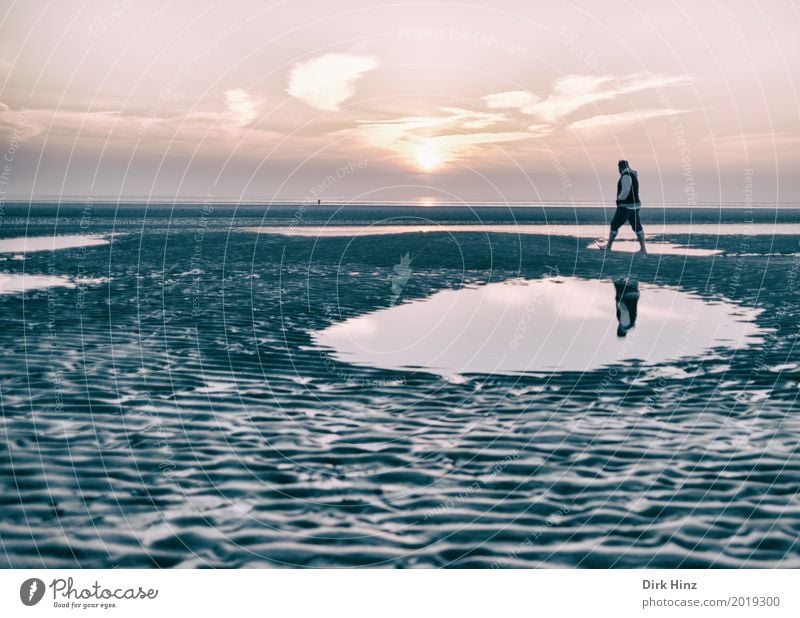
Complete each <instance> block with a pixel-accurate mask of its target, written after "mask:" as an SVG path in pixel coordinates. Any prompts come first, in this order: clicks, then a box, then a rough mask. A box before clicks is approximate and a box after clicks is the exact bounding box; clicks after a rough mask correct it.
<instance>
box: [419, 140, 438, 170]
mask: <svg viewBox="0 0 800 618" xmlns="http://www.w3.org/2000/svg"><path fill="white" fill-rule="evenodd" d="M441 164H442V155H440V154H439V153H438V152H436V150H434V149H433V148H432V147H431V146H430V145H429V144H423V145H421V146H420V147H419V150H417V166H418V167H419V168H420V169H421V170H422V171H423V172H432V171H434V170H436V169H437V168H438V167H439V166H440V165H441Z"/></svg>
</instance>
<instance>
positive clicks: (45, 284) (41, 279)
mask: <svg viewBox="0 0 800 618" xmlns="http://www.w3.org/2000/svg"><path fill="white" fill-rule="evenodd" d="M105 281H107V279H70V278H69V277H64V276H61V275H25V274H23V275H16V274H6V273H0V294H16V293H19V292H27V291H29V290H44V289H46V288H53V287H62V288H75V287H77V286H78V285H97V284H99V283H104V282H105Z"/></svg>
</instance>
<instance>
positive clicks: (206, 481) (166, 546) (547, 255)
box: [0, 208, 800, 567]
mask: <svg viewBox="0 0 800 618" xmlns="http://www.w3.org/2000/svg"><path fill="white" fill-rule="evenodd" d="M62 212H63V209H62ZM78 212H79V211H78ZM67 214H69V213H68V212H67ZM123 214H125V213H123ZM12 215H13V213H12ZM156 215H157V213H150V215H149V216H148V223H147V225H143V223H142V220H141V218H139V219H137V218H136V217H135V216H134V215H133V214H125V217H122V215H120V218H118V219H117V220H113V219H111V218H110V217H109V218H107V219H102V218H100V217H99V215H98V219H97V220H96V221H94V227H93V229H92V231H93V232H94V233H98V234H100V233H103V234H105V233H111V232H113V231H120V230H123V231H126V232H128V233H127V234H126V235H125V236H122V237H120V238H115V240H114V242H113V244H110V245H104V246H97V247H88V248H87V247H84V248H72V249H63V250H59V251H56V252H52V251H42V252H36V253H31V254H29V255H28V256H27V257H26V259H25V260H24V261H19V262H17V261H13V262H12V261H6V262H2V264H0V266H1V268H0V270H2V271H3V272H4V273H5V274H7V275H10V274H21V273H22V272H25V273H29V274H39V275H48V276H62V277H69V278H70V280H73V281H79V280H83V279H86V280H92V281H94V282H95V283H93V284H78V285H76V286H75V287H73V288H70V287H48V288H46V289H39V290H32V289H31V290H27V291H25V292H24V294H23V293H22V292H20V293H14V294H4V295H0V311H2V315H3V320H4V327H3V328H2V329H0V342H1V343H2V348H1V349H2V350H3V353H2V357H1V358H2V361H0V362H2V367H1V369H2V371H0V402H1V403H2V416H1V417H0V423H2V427H1V428H0V470H1V471H2V473H1V474H0V479H2V484H3V486H2V492H0V500H2V507H1V508H0V537H1V538H2V544H1V545H0V552H2V553H1V554H0V555H2V559H3V563H4V564H5V565H6V566H13V567H41V566H49V567H75V566H83V567H112V566H142V567H146V566H164V567H169V566H216V567H225V566H245V565H247V566H284V565H292V566H294V565H300V566H316V567H324V566H354V565H370V566H388V567H414V566H461V567H474V566H480V567H493V566H496V567H512V566H524V567H534V566H581V567H612V566H616V567H648V566H649V567H678V566H684V567H708V566H716V567H774V566H787V567H788V566H791V567H798V566H800V547H799V546H798V541H797V539H798V535H800V498H798V481H797V479H798V474H800V456H799V455H800V454H799V453H798V449H800V421H798V416H797V410H798V408H797V396H798V393H800V389H799V388H798V384H799V383H800V352H798V349H797V346H796V345H795V339H794V335H795V334H796V329H797V324H798V318H800V309H798V307H799V306H800V304H799V303H798V302H797V300H798V298H797V296H798V293H797V288H796V285H797V282H796V276H797V271H798V263H797V258H796V256H793V255H792V253H793V252H795V251H797V247H798V245H797V239H796V238H794V237H791V236H781V237H764V238H760V239H759V238H749V239H748V240H747V241H746V242H745V241H744V240H743V239H742V238H738V237H736V236H730V237H725V238H723V237H719V238H718V237H705V238H702V239H701V240H702V241H703V242H704V243H705V245H704V246H710V247H717V246H719V247H720V248H722V249H723V250H724V251H725V252H726V254H727V257H725V258H724V259H722V258H719V257H714V256H712V257H701V258H694V257H691V256H650V257H647V258H644V259H641V257H637V256H633V255H630V254H624V253H622V252H620V253H615V254H612V255H606V254H604V253H602V252H599V251H592V250H589V249H587V248H586V247H587V245H588V242H587V241H581V240H578V239H575V238H571V237H566V236H565V237H560V238H553V239H547V238H542V237H538V236H526V237H523V238H514V239H513V240H511V241H509V240H508V238H507V237H503V236H502V235H486V234H460V235H457V236H456V235H452V236H451V235H436V236H430V235H424V234H402V235H391V236H383V237H379V238H378V237H359V238H328V239H321V240H320V239H316V238H287V237H281V236H272V235H267V234H248V233H244V232H241V229H240V228H241V227H245V226H248V227H257V226H258V225H260V224H261V221H260V220H259V219H258V218H257V217H252V216H251V217H248V218H247V220H246V221H241V222H239V221H238V220H236V221H234V222H233V223H232V222H231V219H230V213H221V214H218V215H217V214H215V217H217V218H216V219H213V220H211V221H207V220H204V219H203V214H202V211H201V210H200V209H199V208H198V209H195V210H194V211H191V214H185V213H184V214H183V215H182V218H181V220H177V219H173V218H172V215H171V214H170V213H169V211H168V210H167V211H165V212H164V213H162V214H161V215H160V217H159V216H156ZM64 216H66V215H64V214H62V217H64ZM260 216H261V215H259V217H260ZM126 217H127V218H126ZM12 223H13V221H12ZM267 223H268V224H270V225H281V224H284V223H285V221H283V222H282V221H277V220H276V221H268V222H267ZM25 225H28V223H27V222H26V223H25ZM71 225H72V227H71V228H70V223H69V222H65V221H61V222H60V223H59V226H58V229H59V232H60V233H64V234H67V233H73V234H78V233H80V228H79V215H78V214H76V215H75V217H74V220H73V223H72V224H71ZM22 229H23V228H22V223H21V224H20V229H19V230H14V229H7V230H6V231H4V233H6V234H8V235H9V237H16V236H19V235H20V234H21V233H22ZM53 229H54V222H53V221H52V220H51V219H49V218H48V217H47V216H46V214H42V215H41V216H40V218H39V219H37V221H34V223H33V224H31V225H30V228H29V231H28V233H29V234H33V233H34V232H39V233H41V234H43V235H46V234H47V233H50V234H52V231H53ZM31 230H32V231H31ZM669 240H670V241H673V242H675V243H676V244H685V243H686V242H687V239H686V238H685V237H681V236H680V235H675V236H671V237H670V239H669ZM697 244H698V239H697V238H695V239H693V241H692V246H695V245H697ZM745 245H747V246H746V247H745ZM405 254H409V256H410V258H411V261H410V265H409V266H408V268H409V269H410V273H409V276H408V277H407V278H406V277H405V276H404V275H398V269H397V266H398V264H402V256H404V255H405ZM745 254H747V255H745ZM753 254H755V255H753ZM401 272H405V271H402V269H401ZM631 272H634V273H635V274H636V276H637V277H638V278H640V280H641V281H642V282H643V283H645V284H647V285H653V286H671V287H674V288H679V289H681V290H684V291H686V292H687V293H691V294H692V295H696V296H699V297H703V298H706V299H711V300H712V302H713V299H714V298H720V297H723V298H726V299H729V300H731V301H733V302H736V303H739V304H741V305H743V306H745V307H750V308H753V309H759V310H762V311H761V312H760V313H759V314H758V317H757V322H758V326H759V327H760V328H762V329H765V330H768V331H769V332H770V333H772V334H768V335H766V336H765V337H764V340H763V341H762V343H761V344H760V345H758V346H747V347H744V348H741V349H730V350H725V349H719V348H715V349H713V350H710V351H708V352H707V353H706V354H704V355H702V356H699V357H691V358H684V359H682V360H680V361H677V362H674V363H671V364H668V365H665V364H656V365H646V364H644V363H641V362H638V361H626V362H623V363H620V364H619V365H618V366H615V367H613V368H611V369H609V368H605V369H601V370H597V371H589V372H586V373H575V372H570V373H567V372H562V373H551V374H541V373H540V374H535V375H524V376H487V375H468V376H453V377H450V378H445V377H440V376H435V375H431V374H428V373H425V372H413V371H408V370H405V371H389V370H383V369H376V368H370V367H362V366H357V365H351V364H348V363H343V362H339V361H337V360H336V359H334V358H332V357H331V356H330V354H329V353H327V352H326V351H325V350H322V349H320V348H318V347H317V346H315V345H314V342H313V333H314V332H318V331H320V330H321V329H324V328H326V327H328V326H330V325H331V324H334V323H338V322H341V321H344V320H347V319H349V318H354V317H356V316H360V315H364V314H366V313H369V312H372V311H376V310H379V309H383V308H386V307H387V306H389V305H390V304H391V303H392V302H396V303H401V304H402V303H404V302H407V301H412V300H414V299H422V298H427V297H429V296H431V295H432V294H435V293H437V292H438V291H440V290H443V289H456V288H459V287H461V286H464V285H480V284H484V283H490V282H498V281H507V280H511V279H515V278H525V279H536V278H541V277H548V276H553V275H554V273H558V274H559V275H561V276H575V277H580V278H583V279H590V280H591V279H603V280H609V281H610V280H612V279H613V278H615V277H618V276H628V275H629V274H630V273H631ZM398 276H400V277H401V279H403V281H402V284H400V283H398V279H397V277H398ZM98 280H100V281H99V282H98ZM609 285H610V284H609ZM395 297H396V298H395ZM393 298H394V300H393ZM609 317H610V318H611V319H613V316H609Z"/></svg>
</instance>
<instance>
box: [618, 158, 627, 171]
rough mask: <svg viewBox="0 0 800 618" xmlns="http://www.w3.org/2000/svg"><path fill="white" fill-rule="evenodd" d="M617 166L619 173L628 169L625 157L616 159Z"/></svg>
mask: <svg viewBox="0 0 800 618" xmlns="http://www.w3.org/2000/svg"><path fill="white" fill-rule="evenodd" d="M617 168H619V171H620V173H621V172H622V171H623V170H626V169H628V162H627V161H626V160H625V159H620V160H619V161H617Z"/></svg>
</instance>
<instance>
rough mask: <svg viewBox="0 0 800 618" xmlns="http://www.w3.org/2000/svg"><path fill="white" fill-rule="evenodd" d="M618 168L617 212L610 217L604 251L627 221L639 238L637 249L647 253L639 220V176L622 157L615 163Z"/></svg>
mask: <svg viewBox="0 0 800 618" xmlns="http://www.w3.org/2000/svg"><path fill="white" fill-rule="evenodd" d="M617 167H618V168H619V180H618V181H617V212H615V213H614V217H613V218H612V219H611V233H610V234H609V235H608V244H607V245H606V251H611V245H613V244H614V239H615V238H616V237H617V232H619V228H620V227H621V226H622V225H623V224H624V223H625V222H626V221H627V222H628V223H630V224H631V227H632V228H633V231H634V232H635V233H636V238H638V239H639V247H641V248H640V249H639V251H640V252H641V253H647V249H646V248H645V246H644V230H643V229H642V222H641V221H640V220H639V209H640V208H641V206H642V204H641V202H639V177H638V175H637V173H636V171H635V170H632V169H631V168H630V166H629V165H628V162H627V161H625V160H624V159H623V160H621V161H620V162H619V163H617Z"/></svg>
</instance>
